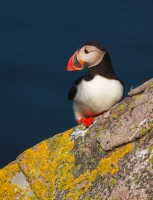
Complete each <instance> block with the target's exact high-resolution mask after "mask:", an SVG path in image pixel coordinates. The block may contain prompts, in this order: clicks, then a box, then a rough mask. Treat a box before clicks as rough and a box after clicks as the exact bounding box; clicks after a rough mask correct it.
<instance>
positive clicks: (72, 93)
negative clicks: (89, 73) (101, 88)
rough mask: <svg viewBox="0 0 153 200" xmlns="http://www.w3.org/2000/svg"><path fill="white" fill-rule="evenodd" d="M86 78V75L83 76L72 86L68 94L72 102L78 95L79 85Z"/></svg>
mask: <svg viewBox="0 0 153 200" xmlns="http://www.w3.org/2000/svg"><path fill="white" fill-rule="evenodd" d="M84 77H85V75H83V76H81V77H80V78H78V79H77V80H76V81H75V82H74V83H73V85H72V87H71V88H70V90H69V93H68V99H69V100H70V101H71V100H73V99H74V97H75V95H76V93H77V85H78V84H79V83H80V82H81V81H82V79H83V78H84Z"/></svg>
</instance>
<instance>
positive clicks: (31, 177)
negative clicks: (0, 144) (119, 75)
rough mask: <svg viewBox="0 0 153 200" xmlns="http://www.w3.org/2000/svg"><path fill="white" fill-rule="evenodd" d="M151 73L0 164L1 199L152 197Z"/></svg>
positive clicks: (152, 122)
mask: <svg viewBox="0 0 153 200" xmlns="http://www.w3.org/2000/svg"><path fill="white" fill-rule="evenodd" d="M152 166H153V79H151V80H149V81H148V82H146V83H145V84H144V85H142V86H140V87H138V88H136V89H134V90H133V91H130V93H129V97H127V98H125V99H124V100H123V101H122V102H120V103H118V104H117V105H115V106H114V107H113V108H111V109H110V110H109V111H108V112H107V113H105V114H104V115H101V116H98V117H96V119H95V122H94V124H93V125H92V126H90V127H89V128H85V127H84V126H83V125H78V126H76V127H75V128H73V129H70V130H68V131H66V132H64V133H60V134H57V135H55V136H54V137H52V138H49V139H47V140H44V141H42V142H41V143H39V144H37V145H36V146H34V147H32V148H30V149H28V150H26V151H25V152H23V153H22V154H21V155H19V156H18V158H17V159H16V160H15V161H14V162H12V163H10V164H9V165H7V166H6V167H4V168H3V169H1V170H0V199H1V200H12V199H13V200H18V199H20V200H22V199H26V200H35V199H43V200H54V199H55V200H78V199H80V200H81V199H82V200H101V199H102V200H115V199H118V200H125V199H127V200H131V199H132V200H142V199H143V200H146V199H147V200H152V199H153V167H152Z"/></svg>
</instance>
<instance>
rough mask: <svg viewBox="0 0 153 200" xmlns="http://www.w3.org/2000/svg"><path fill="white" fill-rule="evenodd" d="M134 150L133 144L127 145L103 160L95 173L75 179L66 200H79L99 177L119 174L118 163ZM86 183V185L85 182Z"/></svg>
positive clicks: (88, 173)
mask: <svg viewBox="0 0 153 200" xmlns="http://www.w3.org/2000/svg"><path fill="white" fill-rule="evenodd" d="M131 150H132V144H127V145H125V146H123V147H121V148H118V149H117V150H116V151H114V152H112V153H111V154H110V155H109V156H108V157H107V158H103V159H102V160H101V161H100V162H99V165H98V166H97V167H96V169H94V170H93V171H91V172H90V171H88V170H87V171H86V172H85V173H84V174H81V175H80V176H79V177H78V178H76V179H74V180H73V182H72V183H71V186H70V188H69V189H70V191H69V193H68V194H67V196H66V199H67V200H68V199H73V200H77V199H78V198H79V197H80V196H81V195H82V194H83V193H85V192H86V191H88V189H89V187H90V186H91V184H92V182H93V181H94V180H95V179H96V177H97V176H98V175H103V176H104V175H106V174H107V173H110V174H111V175H113V174H114V173H116V172H118V161H119V160H120V159H121V158H122V157H124V156H125V155H126V154H128V153H129V152H130V151H131ZM84 181H86V184H83V182H84Z"/></svg>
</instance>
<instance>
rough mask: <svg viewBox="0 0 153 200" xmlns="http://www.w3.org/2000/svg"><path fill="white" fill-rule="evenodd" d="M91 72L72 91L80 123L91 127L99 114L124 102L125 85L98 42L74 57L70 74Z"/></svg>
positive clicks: (69, 63) (85, 47)
mask: <svg viewBox="0 0 153 200" xmlns="http://www.w3.org/2000/svg"><path fill="white" fill-rule="evenodd" d="M83 69H87V73H86V74H85V75H83V76H81V77H80V78H78V79H77V80H76V81H75V82H74V83H73V85H72V87H71V88H70V90H69V92H68V99H69V100H70V101H73V111H74V116H75V119H76V121H77V122H78V124H80V123H83V124H84V126H85V127H89V126H90V125H91V124H92V123H93V122H94V118H95V117H96V116H97V115H100V114H103V113H105V112H106V111H108V110H109V109H110V108H111V107H113V106H114V105H115V104H116V103H117V102H118V101H120V100H121V98H122V97H123V93H124V84H123V82H122V81H121V80H120V79H119V78H118V77H117V75H116V74H115V72H114V70H113V68H112V63H111V58H110V56H109V53H108V52H107V50H106V49H105V48H104V47H103V46H102V45H100V44H99V43H97V42H87V43H85V44H83V45H82V46H81V47H80V48H78V49H77V51H76V52H75V53H74V54H73V55H72V56H71V58H70V59H69V61H68V64H67V71H75V70H83Z"/></svg>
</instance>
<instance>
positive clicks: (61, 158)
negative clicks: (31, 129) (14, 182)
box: [20, 130, 74, 200]
mask: <svg viewBox="0 0 153 200" xmlns="http://www.w3.org/2000/svg"><path fill="white" fill-rule="evenodd" d="M71 132H72V130H69V131H66V132H65V133H63V134H59V135H58V136H55V137H53V138H52V139H51V141H50V143H48V142H47V141H43V142H41V143H40V144H38V145H37V146H36V147H34V148H33V149H28V150H27V151H25V152H24V154H23V158H22V159H21V161H20V166H21V167H22V169H23V170H24V173H25V174H26V175H27V176H28V179H29V180H30V182H31V183H32V184H31V185H32V189H33V191H35V194H36V196H37V197H38V198H43V199H44V200H47V199H54V194H55V190H56V189H57V188H58V189H59V190H60V189H63V190H66V189H68V188H70V185H71V183H72V180H73V175H72V170H73V167H74V156H73V155H72V153H71V151H72V149H73V146H74V142H73V141H71V140H70V138H69V135H70V133H71ZM49 145H50V146H49Z"/></svg>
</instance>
